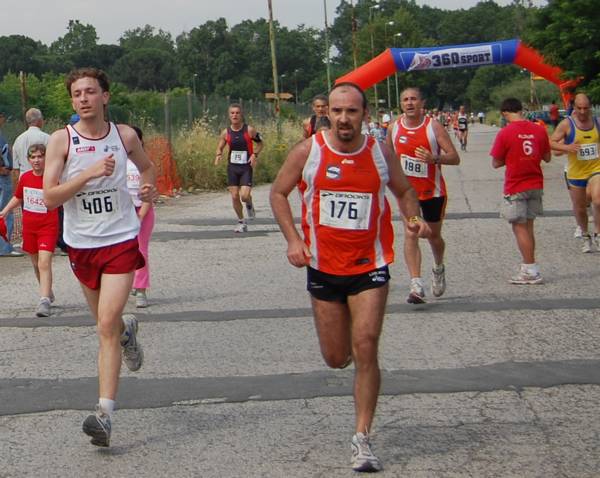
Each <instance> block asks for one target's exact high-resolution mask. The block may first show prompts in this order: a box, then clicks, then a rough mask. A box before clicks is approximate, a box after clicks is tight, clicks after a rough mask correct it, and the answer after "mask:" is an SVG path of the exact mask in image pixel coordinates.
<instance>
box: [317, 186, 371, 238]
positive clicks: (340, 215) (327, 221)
mask: <svg viewBox="0 0 600 478" xmlns="http://www.w3.org/2000/svg"><path fill="white" fill-rule="evenodd" d="M372 196H373V195H372V194H371V193H356V192H345V191H325V190H322V191H321V192H320V197H319V199H320V201H319V224H321V225H323V226H330V227H336V228H338V229H350V230H353V231H361V230H362V231H364V230H366V229H368V228H369V222H370V219H371V200H372Z"/></svg>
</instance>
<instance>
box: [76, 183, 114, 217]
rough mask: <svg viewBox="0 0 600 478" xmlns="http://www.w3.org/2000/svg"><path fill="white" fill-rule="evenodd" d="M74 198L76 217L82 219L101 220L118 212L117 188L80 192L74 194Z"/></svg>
mask: <svg viewBox="0 0 600 478" xmlns="http://www.w3.org/2000/svg"><path fill="white" fill-rule="evenodd" d="M75 200H76V201H77V217H78V218H79V219H80V220H82V221H89V222H92V221H93V222H96V221H102V220H107V219H110V218H111V217H113V216H114V215H116V214H120V208H119V191H118V190H117V188H113V189H100V190H97V191H88V192H80V193H78V194H77V195H75Z"/></svg>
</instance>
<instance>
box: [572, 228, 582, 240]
mask: <svg viewBox="0 0 600 478" xmlns="http://www.w3.org/2000/svg"><path fill="white" fill-rule="evenodd" d="M573 237H574V238H575V239H579V238H580V237H583V232H582V231H581V226H577V227H576V228H575V232H574V233H573Z"/></svg>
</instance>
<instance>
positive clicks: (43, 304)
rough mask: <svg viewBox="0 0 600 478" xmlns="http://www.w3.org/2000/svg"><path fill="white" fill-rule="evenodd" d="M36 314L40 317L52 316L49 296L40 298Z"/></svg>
mask: <svg viewBox="0 0 600 478" xmlns="http://www.w3.org/2000/svg"><path fill="white" fill-rule="evenodd" d="M35 315H36V316H38V317H50V299H49V298H48V297H42V298H41V299H40V303H39V304H38V307H37V309H36V311H35Z"/></svg>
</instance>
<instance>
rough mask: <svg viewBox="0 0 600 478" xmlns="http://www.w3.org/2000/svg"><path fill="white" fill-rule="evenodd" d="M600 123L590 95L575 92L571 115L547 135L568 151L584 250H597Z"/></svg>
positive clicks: (553, 143)
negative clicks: (590, 227) (590, 224)
mask: <svg viewBox="0 0 600 478" xmlns="http://www.w3.org/2000/svg"><path fill="white" fill-rule="evenodd" d="M599 143H600V123H599V121H598V118H595V117H593V115H592V109H591V103H590V100H589V98H588V97H587V96H586V95H585V94H583V93H579V94H577V95H576V96H575V102H574V109H573V113H572V115H571V116H567V117H566V118H565V119H564V120H562V121H561V122H560V123H559V124H558V126H557V127H556V129H555V130H554V132H553V133H552V135H551V136H550V146H551V147H552V149H553V150H555V151H562V152H565V153H567V154H568V155H567V158H568V159H567V161H568V163H567V182H568V184H569V195H570V196H571V202H572V204H573V212H574V214H575V220H576V221H577V225H578V226H579V227H580V228H581V232H582V241H583V243H582V245H581V250H582V252H584V253H587V252H594V251H597V250H600V236H599V234H600V144H599ZM588 197H589V198H591V202H592V213H593V217H594V235H593V237H592V235H591V234H590V233H589V232H588V213H587V205H588Z"/></svg>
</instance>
